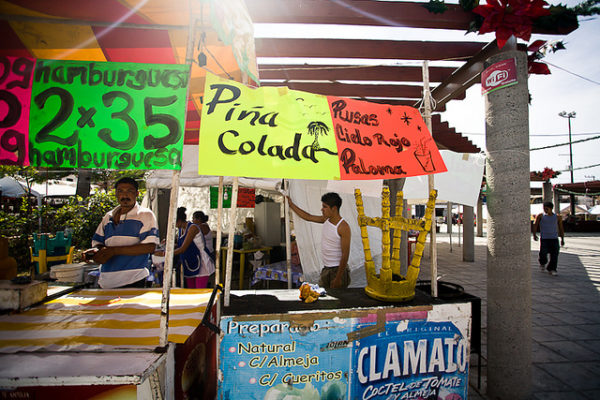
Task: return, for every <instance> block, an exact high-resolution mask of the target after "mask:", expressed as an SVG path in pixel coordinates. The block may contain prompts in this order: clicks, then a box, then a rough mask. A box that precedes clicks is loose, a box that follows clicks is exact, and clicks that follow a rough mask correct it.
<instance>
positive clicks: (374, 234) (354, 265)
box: [290, 180, 382, 287]
mask: <svg viewBox="0 0 600 400" xmlns="http://www.w3.org/2000/svg"><path fill="white" fill-rule="evenodd" d="M377 185H378V186H379V187H378V188H377V187H376V186H377ZM381 185H382V181H346V182H344V181H337V182H336V183H335V186H334V187H335V189H336V191H337V192H338V193H339V195H340V197H341V198H342V207H341V208H340V214H341V216H342V217H343V218H344V219H345V220H346V222H348V225H350V230H351V232H352V239H351V242H350V257H349V259H348V266H349V267H350V277H351V280H352V282H351V284H350V286H351V287H365V286H366V285H367V281H366V276H365V269H364V264H365V255H364V252H363V246H362V240H361V237H360V227H359V226H358V221H357V217H358V212H357V211H356V202H355V199H354V194H353V193H354V188H355V187H358V188H360V189H361V192H362V191H363V189H364V191H365V193H364V194H363V203H364V206H365V215H367V216H369V217H380V216H381ZM330 191H333V190H332V187H331V186H328V181H308V180H290V197H291V198H292V201H293V202H294V203H295V204H296V205H297V206H298V207H300V208H302V209H303V210H305V211H306V212H308V213H310V214H313V215H321V196H322V195H324V194H325V193H327V192H330ZM351 193H352V194H351ZM367 193H374V195H375V196H376V197H366V194H367ZM292 218H293V221H294V233H295V234H296V241H297V243H298V251H299V253H300V260H301V261H302V271H303V273H304V280H305V281H306V282H310V283H319V275H320V272H321V268H322V265H323V263H322V261H321V230H322V227H323V226H322V224H317V223H314V222H307V221H304V220H303V219H301V218H300V217H298V216H297V215H296V214H294V213H293V212H292ZM367 229H368V232H369V242H370V247H371V254H372V256H373V259H374V260H375V264H376V265H381V229H377V228H373V227H369V228H367Z"/></svg>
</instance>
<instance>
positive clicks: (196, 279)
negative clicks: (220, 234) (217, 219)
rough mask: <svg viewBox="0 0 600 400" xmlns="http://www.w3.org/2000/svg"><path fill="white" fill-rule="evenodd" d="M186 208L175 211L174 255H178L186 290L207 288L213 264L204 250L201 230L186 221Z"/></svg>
mask: <svg viewBox="0 0 600 400" xmlns="http://www.w3.org/2000/svg"><path fill="white" fill-rule="evenodd" d="M185 211H186V208H185V207H179V208H178V209H177V222H176V226H177V228H178V235H177V248H176V249H175V252H174V254H175V255H179V258H180V260H181V266H182V268H183V275H184V277H185V283H186V287H187V288H188V289H195V288H205V287H207V284H208V280H209V277H210V275H212V274H213V273H214V272H215V264H214V261H213V260H212V259H211V257H210V254H208V252H207V250H206V244H205V242H204V235H203V234H199V233H201V230H200V229H201V228H200V227H199V226H198V225H196V224H194V223H192V222H189V221H187V215H186V212H185Z"/></svg>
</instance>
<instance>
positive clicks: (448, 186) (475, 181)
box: [403, 150, 485, 207]
mask: <svg viewBox="0 0 600 400" xmlns="http://www.w3.org/2000/svg"><path fill="white" fill-rule="evenodd" d="M440 154H441V155H442V158H443V159H444V163H445V164H446V167H447V168H448V172H442V173H440V174H435V175H434V177H435V185H434V187H435V189H437V191H438V196H437V199H436V203H446V202H452V203H455V204H463V205H466V206H471V207H476V206H477V198H478V197H479V191H480V189H481V181H482V178H483V166H484V164H485V157H484V156H483V155H481V154H468V153H455V152H453V151H450V150H440ZM427 180H428V178H427V175H423V176H414V177H410V178H406V183H405V184H404V189H403V192H404V199H405V200H408V201H409V203H411V204H419V203H421V204H423V203H426V202H427V198H428V197H429V193H428V187H429V186H428V183H427Z"/></svg>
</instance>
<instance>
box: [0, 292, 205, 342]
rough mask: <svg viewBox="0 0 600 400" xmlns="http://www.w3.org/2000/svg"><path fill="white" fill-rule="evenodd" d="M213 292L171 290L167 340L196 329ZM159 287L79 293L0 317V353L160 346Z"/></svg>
mask: <svg viewBox="0 0 600 400" xmlns="http://www.w3.org/2000/svg"><path fill="white" fill-rule="evenodd" d="M211 292H212V289H173V290H171V297H170V300H169V342H173V343H184V342H185V341H186V340H187V338H188V337H189V336H190V335H191V334H192V332H193V331H194V329H196V327H198V325H200V322H201V321H202V317H203V315H204V311H205V309H206V305H207V303H208V301H209V299H210V295H211ZM161 298H162V291H161V289H148V290H141V289H111V290H91V289H90V290H81V291H77V292H74V293H71V294H68V295H65V296H62V297H60V298H58V299H55V300H52V301H50V302H48V303H45V304H43V305H41V306H38V307H34V308H32V309H30V310H28V311H26V312H23V313H19V314H13V315H3V316H0V353H15V352H29V351H136V350H148V349H152V348H154V347H156V346H158V345H159V336H160V326H159V325H160V305H161Z"/></svg>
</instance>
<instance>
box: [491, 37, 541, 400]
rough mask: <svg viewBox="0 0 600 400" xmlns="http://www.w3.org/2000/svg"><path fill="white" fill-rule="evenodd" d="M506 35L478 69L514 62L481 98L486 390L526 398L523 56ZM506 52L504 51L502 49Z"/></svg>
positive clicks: (526, 160) (526, 221) (529, 384)
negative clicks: (506, 77)
mask: <svg viewBox="0 0 600 400" xmlns="http://www.w3.org/2000/svg"><path fill="white" fill-rule="evenodd" d="M515 45H516V42H515V40H514V38H512V39H511V40H510V41H509V43H507V45H506V48H507V50H506V51H503V52H501V53H499V54H496V55H494V56H492V57H490V58H489V59H488V60H487V61H486V63H485V67H486V68H487V67H488V66H490V65H492V64H494V63H496V62H499V61H502V60H507V59H510V58H515V59H516V66H517V79H518V83H517V84H515V85H513V86H509V87H505V88H502V89H498V90H496V91H493V92H491V93H488V94H486V95H485V119H486V145H487V161H486V164H487V166H486V171H487V172H486V173H487V176H486V178H487V183H488V188H489V189H488V192H487V206H488V225H487V226H488V255H487V278H488V279H487V296H488V305H487V321H488V367H487V374H488V380H487V390H488V391H487V395H488V397H489V398H490V399H506V400H509V399H510V400H520V399H529V398H531V394H532V382H531V380H532V378H531V267H530V258H531V254H530V243H531V240H530V230H529V192H530V190H529V110H528V100H529V92H528V89H527V57H526V54H525V53H524V52H521V51H517V50H516V47H515ZM509 49H510V50H509Z"/></svg>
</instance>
